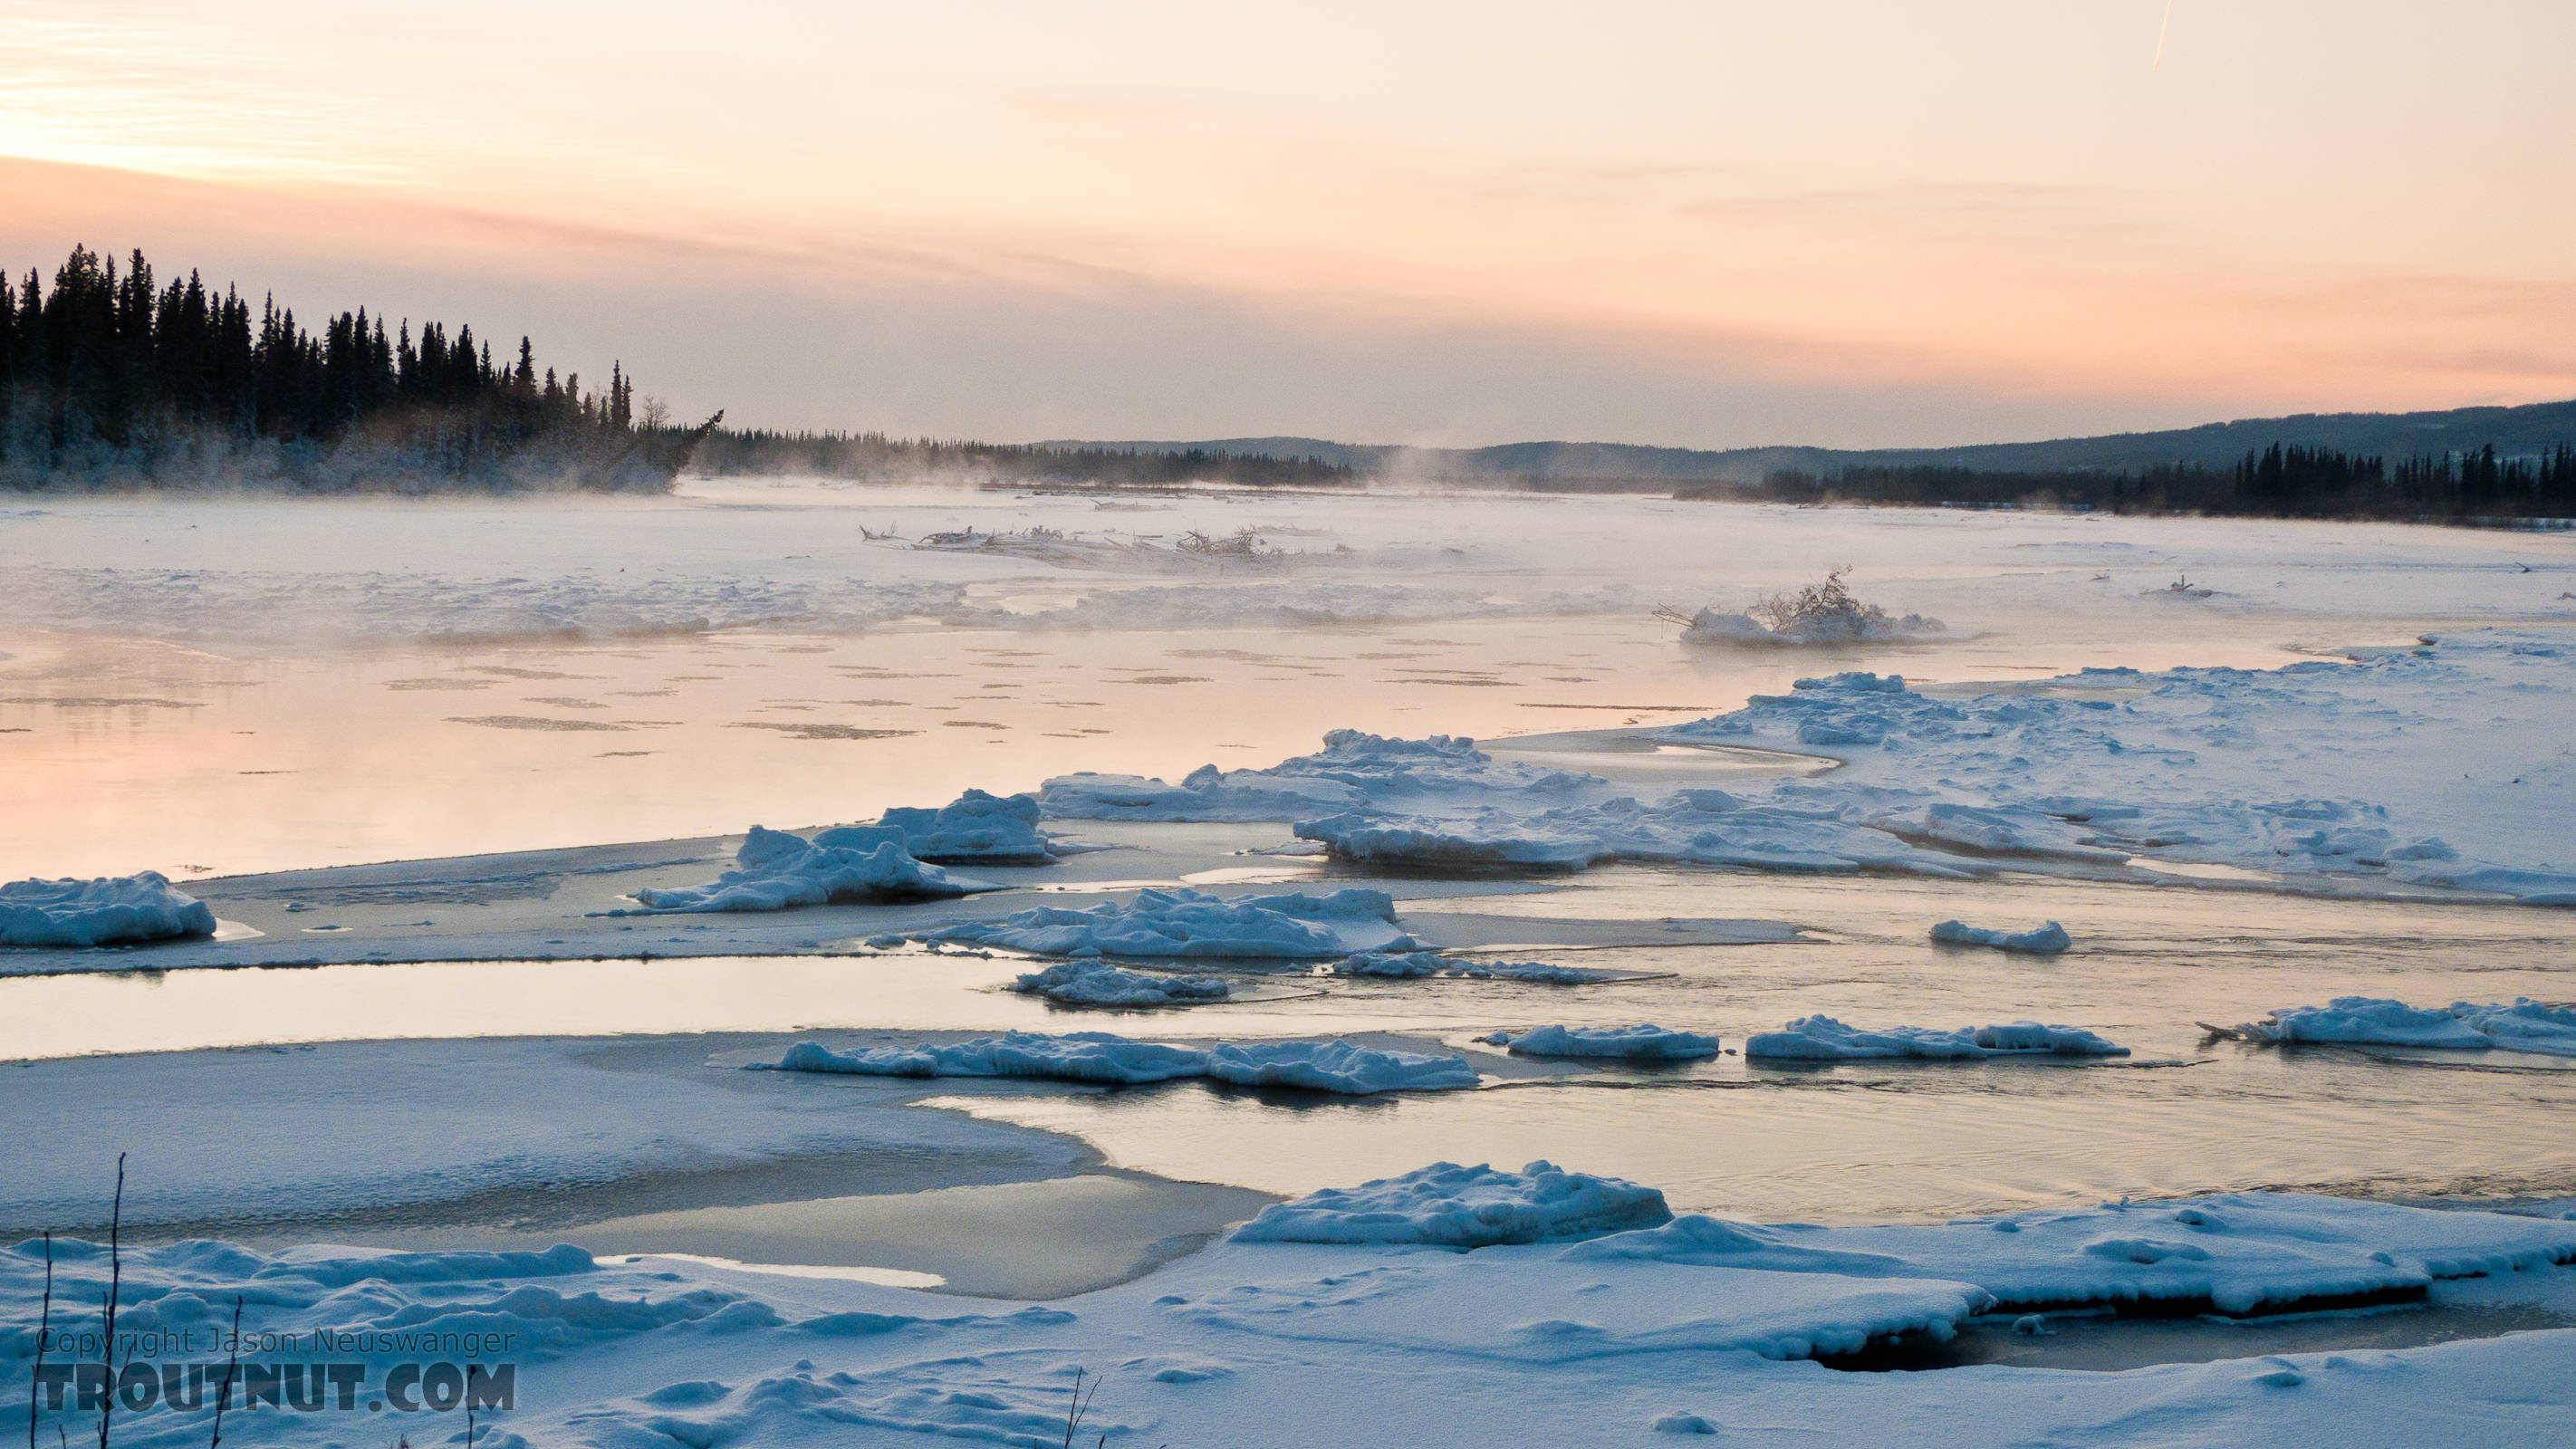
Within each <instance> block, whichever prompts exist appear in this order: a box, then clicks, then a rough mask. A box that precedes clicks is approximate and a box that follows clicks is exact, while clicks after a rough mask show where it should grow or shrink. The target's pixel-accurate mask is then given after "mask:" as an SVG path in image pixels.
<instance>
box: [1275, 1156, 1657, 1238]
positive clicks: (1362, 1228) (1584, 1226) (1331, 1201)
mask: <svg viewBox="0 0 2576 1449" xmlns="http://www.w3.org/2000/svg"><path fill="white" fill-rule="evenodd" d="M1672 1216H1673V1214H1672V1210H1671V1209H1670V1208H1667V1207H1666V1206H1665V1205H1664V1194H1663V1191H1662V1190H1661V1189H1660V1188H1652V1187H1641V1186H1639V1185H1638V1184H1636V1183H1633V1182H1628V1181H1625V1180H1623V1179H1620V1178H1616V1177H1594V1176H1591V1175H1590V1174H1587V1173H1580V1172H1567V1171H1564V1170H1562V1169H1560V1168H1558V1167H1557V1166H1556V1165H1555V1164H1554V1163H1551V1162H1533V1163H1531V1164H1529V1165H1528V1166H1526V1167H1524V1168H1522V1169H1521V1170H1520V1171H1518V1172H1505V1171H1502V1170H1500V1169H1498V1168H1495V1167H1492V1166H1488V1165H1485V1164H1481V1163H1480V1164H1478V1165H1477V1166H1474V1167H1460V1166H1459V1165H1457V1164H1456V1163H1454V1162H1435V1163H1433V1164H1431V1165H1430V1166H1429V1167H1421V1168H1416V1169H1414V1170H1413V1171H1411V1172H1408V1173H1405V1174H1404V1175H1403V1176H1401V1177H1383V1178H1377V1179H1374V1180H1372V1181H1369V1182H1364V1183H1362V1184H1360V1185H1359V1186H1358V1187H1349V1188H1325V1189H1323V1190H1321V1191H1319V1192H1311V1193H1308V1194H1307V1195H1306V1196H1304V1197H1301V1198H1298V1199H1297V1200H1296V1201H1294V1202H1284V1203H1274V1204H1272V1205H1271V1206H1269V1207H1266V1208H1263V1209H1262V1210H1261V1214H1260V1216H1258V1217H1256V1218H1254V1219H1253V1220H1252V1221H1251V1222H1248V1223H1246V1224H1244V1225H1243V1226H1242V1227H1239V1228H1237V1229H1235V1230H1234V1241H1236V1242H1239V1243H1427V1244H1432V1245H1434V1246H1438V1247H1444V1248H1481V1247H1488V1246H1491V1245H1494V1244H1497V1243H1536V1242H1544V1241H1547V1240H1549V1239H1552V1238H1576V1237H1586V1236H1590V1235H1592V1234H1596V1233H1604V1232H1615V1231H1618V1230H1621V1229H1627V1228H1639V1227H1652V1226H1654V1225H1655V1224H1658V1223H1664V1222H1669V1221H1671V1220H1672Z"/></svg>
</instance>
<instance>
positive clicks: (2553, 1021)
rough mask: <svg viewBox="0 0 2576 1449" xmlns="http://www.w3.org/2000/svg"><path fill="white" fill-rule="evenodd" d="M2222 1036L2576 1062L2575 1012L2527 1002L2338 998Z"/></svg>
mask: <svg viewBox="0 0 2576 1449" xmlns="http://www.w3.org/2000/svg"><path fill="white" fill-rule="evenodd" d="M2221 1033H2222V1034H2223V1035H2229V1036H2238V1037H2242V1038H2244V1039H2245V1040H2247V1041H2257V1042H2276V1043H2277V1042H2311V1043H2320V1044H2328V1043H2330V1044H2341V1045H2348V1046H2401V1047H2446V1048H2451V1049H2454V1050H2465V1051H2483V1050H2485V1049H2487V1048H2489V1047H2500V1048H2502V1049H2504V1050H2506V1051H2521V1052H2544V1053H2551V1054H2554V1055H2559V1056H2576V1009H2571V1008H2569V1007H2564V1006H2550V1005H2546V1004H2544V1003H2541V1002H2537V1001H2533V1000H2532V999H2530V998H2529V997H2520V998H2517V999H2516V1000H2515V1001H2514V1003H2513V1004H2512V1005H2510V1006H2505V1005H2500V1004H2496V1003H2488V1004H2485V1005H2480V1004H2478V1003H2476V1002H2470V1001H2455V1002H2452V1003H2451V1005H2450V1006H2449V1007H2448V1008H2433V1007H2418V1006H2408V1005H2407V1004H2406V1003H2404V1002H2402V1001H2391V1000H2388V999H2387V998H2385V997H2376V996H2338V997H2336V998H2335V999H2334V1000H2333V1001H2331V1002H2328V1003H2327V1004H2325V1005H2324V1006H2287V1007H2283V1008H2281V1009H2280V1010H2278V1011H2275V1012H2273V1013H2272V1014H2271V1016H2270V1017H2268V1018H2266V1019H2265V1020H2262V1021H2256V1022H2247V1023H2246V1024H2244V1025H2242V1026H2238V1027H2235V1028H2232V1029H2224V1028H2222V1029H2221Z"/></svg>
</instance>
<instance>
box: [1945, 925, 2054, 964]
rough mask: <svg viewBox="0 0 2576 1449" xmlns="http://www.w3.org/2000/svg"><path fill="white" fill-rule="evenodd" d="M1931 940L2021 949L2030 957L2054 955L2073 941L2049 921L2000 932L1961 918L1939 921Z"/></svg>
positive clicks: (2009, 949) (2003, 948) (1999, 948)
mask: <svg viewBox="0 0 2576 1449" xmlns="http://www.w3.org/2000/svg"><path fill="white" fill-rule="evenodd" d="M1932 939H1933V940H1935V941H1941V942H1946V943H1947V944H1949V945H1953V946H1992V947H1994V948H1995V949H1996V950H1998V951H2025V952H2028V953H2030V954H2031V955H2034V956H2055V955H2058V954H2059V953H2061V952H2063V951H2064V950H2065V949H2066V948H2067V947H2069V946H2071V945H2073V944H2075V943H2074V941H2073V940H2071V939H2070V938H2069V937H2068V936H2067V934H2066V928H2065V927H2064V926H2061V925H2059V924H2057V923H2056V922H2055V921H2050V922H2048V923H2047V924H2046V925H2041V926H2033V927H2032V928H2031V929H2029V930H2027V931H2003V930H1997V929H1995V928H1993V927H1990V926H1971V925H1969V924H1967V923H1966V922H1964V921H1943V922H1941V923H1940V924H1939V925H1937V926H1934V927H1933V928H1932Z"/></svg>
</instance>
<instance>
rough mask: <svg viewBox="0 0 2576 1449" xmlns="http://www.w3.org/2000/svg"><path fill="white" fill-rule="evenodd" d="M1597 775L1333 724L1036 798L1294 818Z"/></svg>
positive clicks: (1084, 806) (1542, 790) (1048, 804)
mask: <svg viewBox="0 0 2576 1449" xmlns="http://www.w3.org/2000/svg"><path fill="white" fill-rule="evenodd" d="M1604 783H1606V782H1604V781H1603V780H1602V779H1601V777H1600V776H1598V775H1586V774H1579V773H1575V772H1571V771H1566V770H1556V769H1550V768H1547V767H1545V766H1541V765H1531V764H1523V763H1519V762H1516V761H1499V760H1496V759H1494V758H1493V757H1492V756H1491V755H1488V754H1486V753H1485V752H1484V751H1482V750H1479V749H1477V748H1476V742H1475V741H1474V740H1472V739H1466V738H1452V737H1450V736H1448V735H1433V736H1432V737H1430V738H1429V739H1422V740H1404V739H1389V738H1386V737H1384V736H1381V735H1373V734H1368V733H1366V732H1364V731H1360V730H1334V731H1332V732H1331V733H1329V734H1327V735H1325V736H1324V748H1322V749H1321V750H1318V751H1316V752H1315V753H1314V754H1311V755H1299V756H1296V757H1295V758H1293V759H1287V760H1282V761H1280V762H1279V763H1278V764H1276V765H1272V766H1270V767H1269V768H1268V769H1263V770H1219V769H1218V768H1217V767H1216V766H1214V765H1204V766H1201V767H1200V768H1198V769H1197V770H1194V771H1192V772H1190V774H1188V775H1187V776H1185V777H1183V779H1182V780H1181V783H1180V784H1178V785H1166V784H1164V783H1163V782H1162V781H1160V780H1151V779H1145V778H1142V777H1139V776H1135V775H1096V774H1090V773H1083V774H1076V775H1059V776H1057V777H1056V778H1054V779H1052V780H1049V781H1047V782H1046V784H1045V786H1044V787H1043V789H1041V790H1040V792H1039V795H1038V799H1039V802H1040V803H1041V804H1042V805H1043V806H1044V807H1045V810H1046V813H1047V814H1049V815H1051V816H1057V817H1060V818H1065V819H1087V820H1253V821H1258V820H1294V819H1300V818H1303V817H1305V816H1309V815H1315V814H1318V813H1331V812H1333V811H1337V810H1345V809H1351V808H1354V807H1364V808H1367V809H1370V810H1375V811H1385V810H1401V809H1404V808H1406V807H1407V806H1409V805H1439V806H1443V807H1446V806H1449V805H1454V804H1456V803H1457V802H1459V801H1460V800H1461V799H1475V798H1501V797H1511V798H1516V799H1524V800H1527V799H1550V798H1563V797H1568V796H1573V795H1579V794H1582V793H1584V792H1587V791H1590V790H1594V789H1597V788H1598V787H1600V786H1601V785H1603V784H1604Z"/></svg>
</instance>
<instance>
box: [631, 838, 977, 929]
mask: <svg viewBox="0 0 2576 1449" xmlns="http://www.w3.org/2000/svg"><path fill="white" fill-rule="evenodd" d="M868 829H869V827H866V826H843V827H841V828H840V829H839V830H827V831H824V832H823V833H822V834H821V835H818V836H816V837H815V838H814V839H813V840H810V841H809V840H807V839H805V838H804V837H803V836H801V835H790V834H789V833H787V832H786V831H784V830H768V829H764V828H762V827H760V826H757V825H755V826H753V827H751V834H750V836H749V837H747V838H746V839H745V840H744V841H743V843H742V849H740V850H738V851H735V852H734V868H733V869H732V870H729V871H726V872H725V873H724V874H722V875H720V876H717V877H716V878H715V880H714V881H713V882H712V883H710V884H707V885H702V886H678V887H675V888H673V889H670V890H652V889H649V888H648V889H645V890H639V891H637V892H635V899H636V900H638V901H640V902H642V903H643V904H644V905H646V906H647V907H649V908H651V909H653V910H657V911H783V910H787V909H790V908H792V907H796V906H821V905H831V904H835V903H844V902H853V901H882V900H917V899H922V898H926V897H934V896H962V895H965V894H967V893H969V892H971V891H988V890H998V889H1000V887H998V886H995V885H991V884H988V883H986V882H984V881H979V880H974V879H971V878H969V877H966V876H956V875H950V874H949V873H948V872H946V871H944V870H941V869H940V868H939V867H937V866H935V865H924V864H922V863H921V862H920V861H918V860H915V859H914V858H913V857H912V855H911V854H910V853H909V852H907V851H906V850H905V849H904V848H903V845H902V844H901V842H899V841H896V840H894V839H891V838H869V839H861V838H859V837H856V836H854V835H853V834H852V833H851V832H853V831H865V830H868ZM831 836H838V837H839V838H840V839H841V840H843V841H848V842H851V843H848V844H831V843H827V841H826V837H831Z"/></svg>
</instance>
